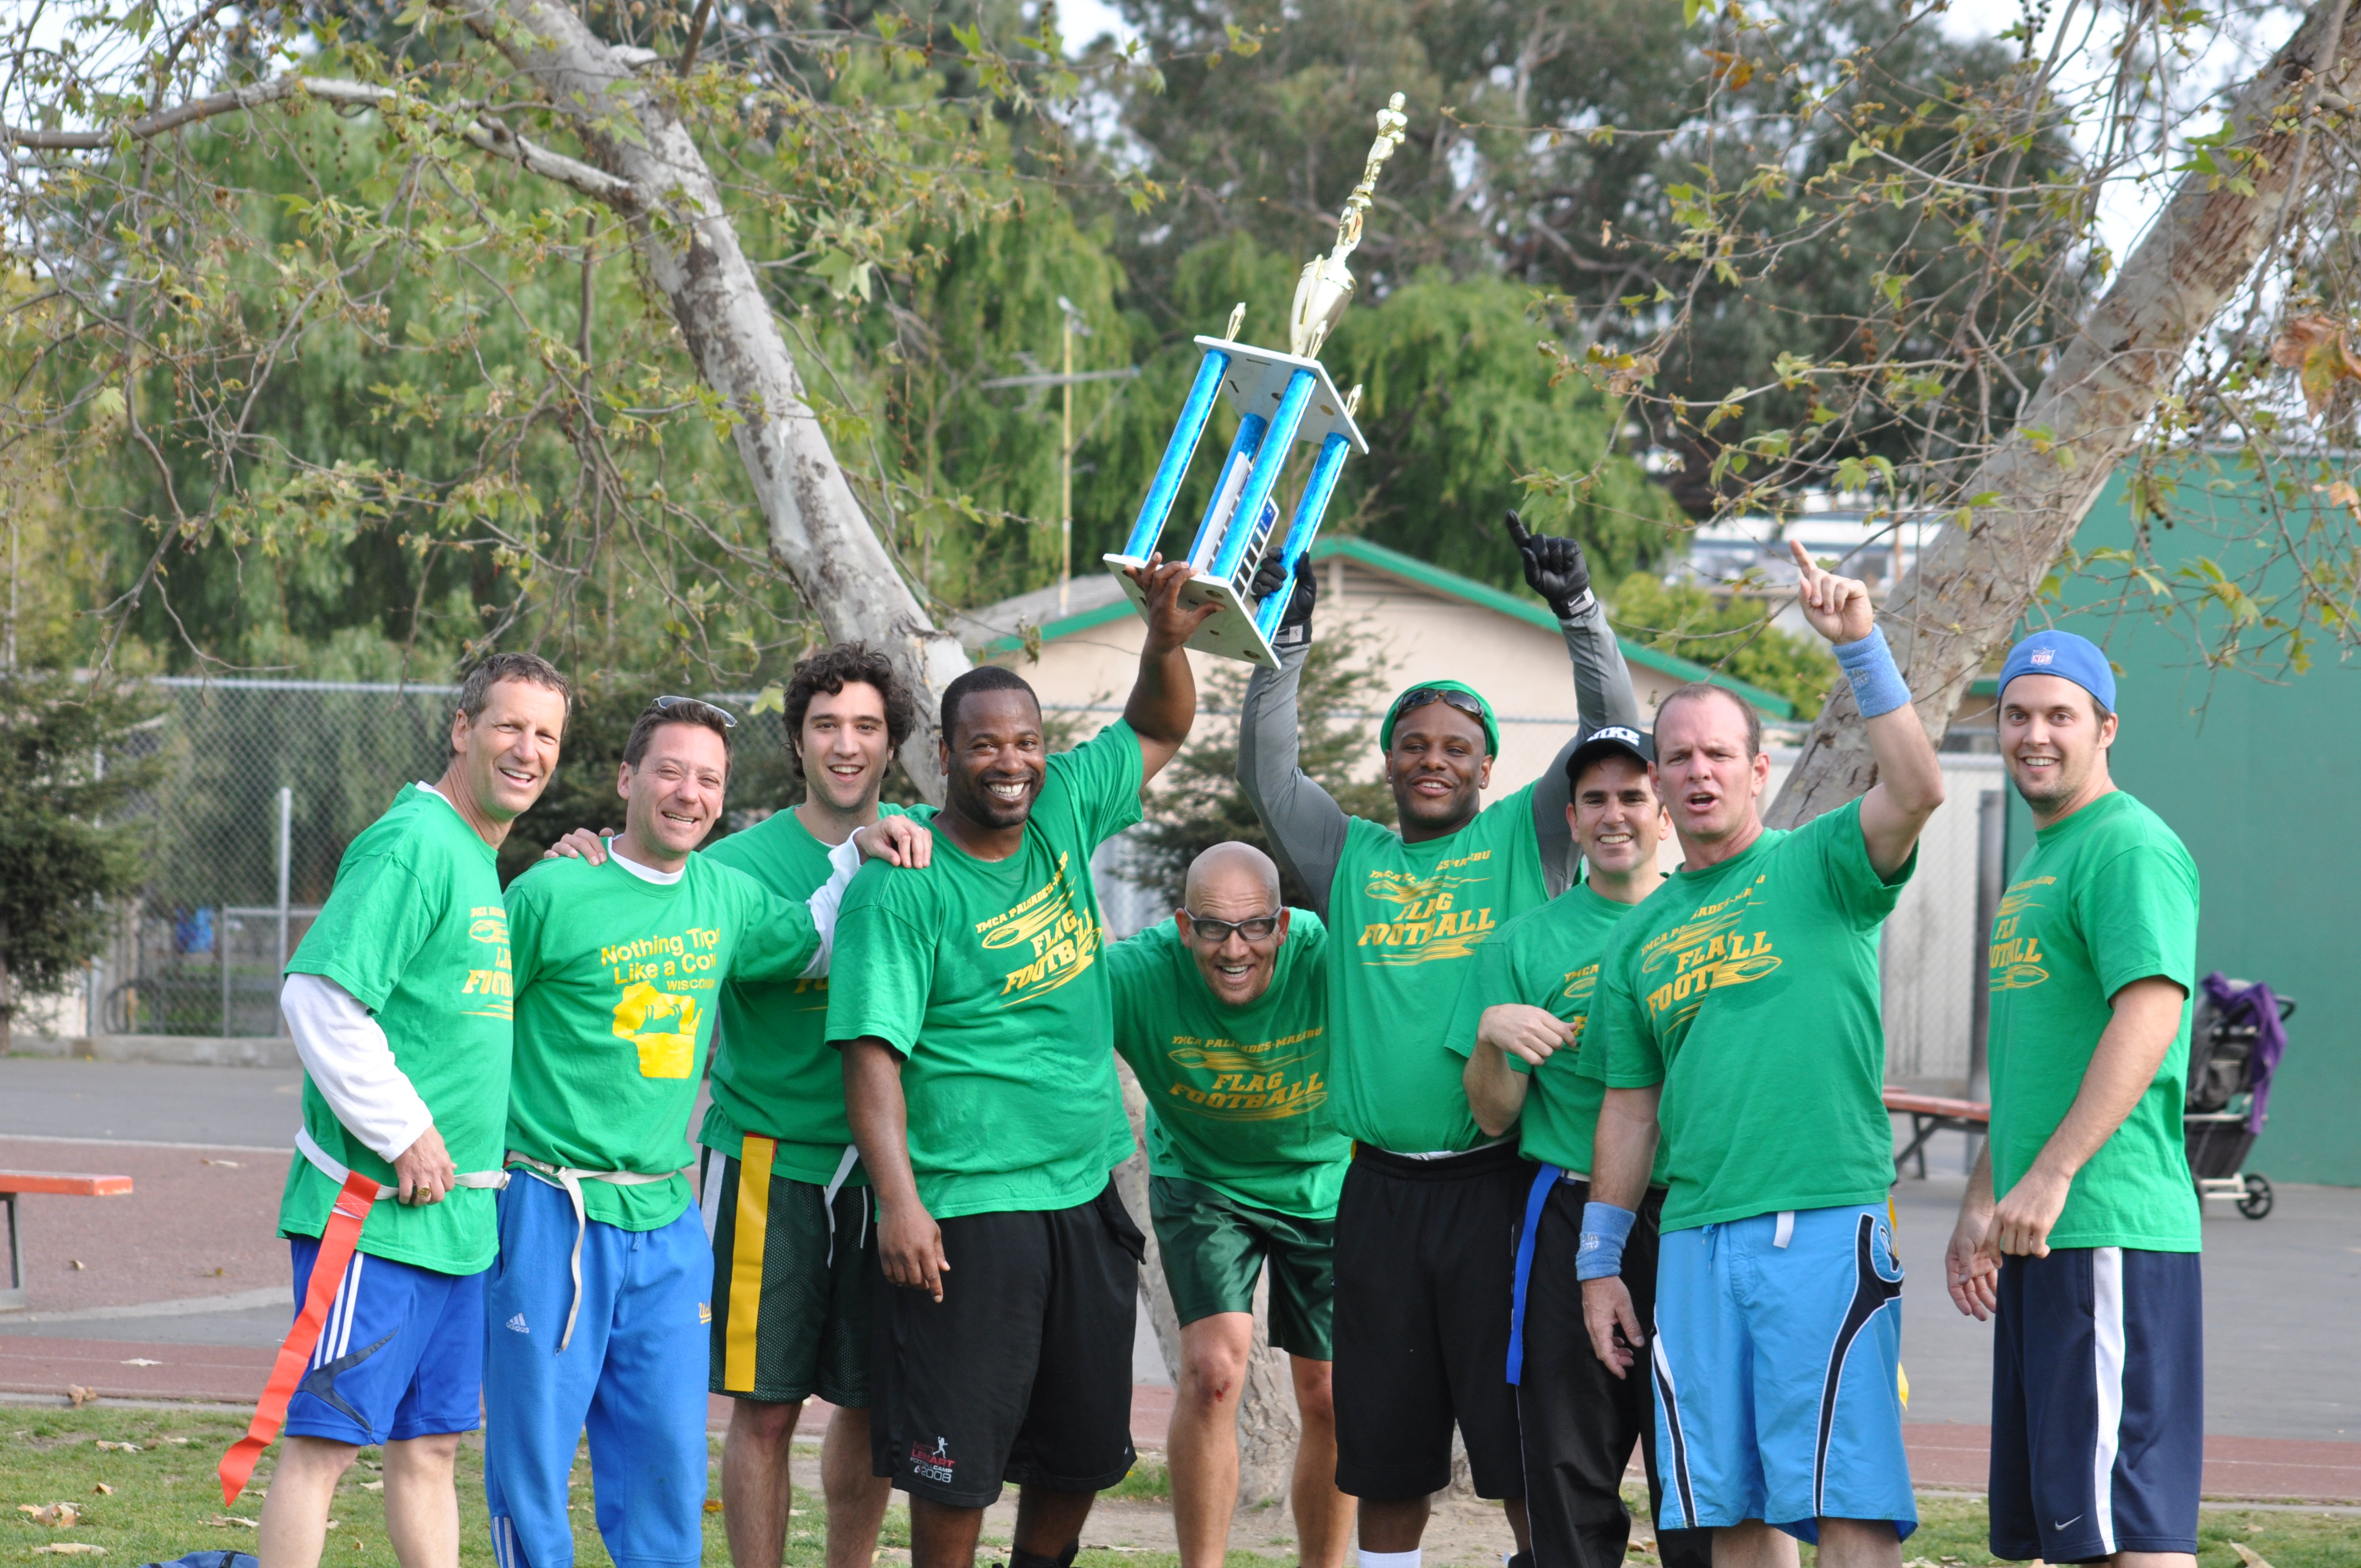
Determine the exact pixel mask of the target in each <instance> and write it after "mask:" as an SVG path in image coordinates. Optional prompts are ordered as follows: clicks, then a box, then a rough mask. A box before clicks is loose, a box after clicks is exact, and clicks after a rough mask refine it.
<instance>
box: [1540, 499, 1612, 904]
mask: <svg viewBox="0 0 2361 1568" xmlns="http://www.w3.org/2000/svg"><path fill="white" fill-rule="evenodd" d="M1507 523H1508V529H1509V537H1510V540H1511V541H1513V542H1514V543H1515V544H1516V546H1517V554H1518V555H1519V557H1520V558H1521V560H1522V562H1523V565H1524V568H1525V582H1526V585H1527V586H1528V587H1531V588H1532V590H1533V592H1535V593H1537V594H1539V595H1541V596H1542V598H1543V599H1544V600H1545V601H1547V603H1548V605H1549V607H1550V609H1552V610H1553V611H1554V612H1555V614H1556V616H1557V625H1558V630H1559V631H1560V632H1561V633H1562V634H1564V636H1565V652H1566V656H1567V657H1568V658H1569V659H1571V660H1572V661H1573V663H1574V704H1575V714H1576V720H1575V727H1574V733H1573V734H1572V735H1569V736H1567V737H1566V740H1565V745H1563V746H1561V747H1559V748H1558V752H1557V755H1556V756H1555V757H1553V758H1552V759H1550V765H1549V767H1548V769H1547V770H1546V771H1545V772H1543V774H1542V776H1541V777H1540V778H1539V779H1538V780H1536V781H1535V782H1534V784H1533V835H1534V837H1535V838H1537V839H1540V841H1541V851H1542V874H1543V878H1544V880H1545V881H1546V883H1547V884H1548V887H1549V894H1550V896H1551V897H1552V898H1555V897H1556V896H1557V895H1558V894H1561V893H1564V892H1565V890H1566V889H1567V888H1568V887H1569V886H1571V885H1572V884H1573V883H1574V876H1575V872H1576V853H1575V848H1574V830H1573V829H1572V828H1569V827H1567V826H1566V820H1565V808H1566V804H1567V802H1568V801H1570V800H1571V799H1572V798H1573V791H1572V789H1571V788H1570V787H1569V786H1568V785H1567V784H1566V781H1565V760H1566V759H1567V758H1568V757H1570V756H1572V755H1573V754H1574V749H1575V748H1576V746H1579V745H1581V744H1582V742H1583V740H1585V739H1586V738H1587V737H1588V736H1589V734H1590V732H1591V731H1592V730H1594V729H1600V728H1602V727H1604V726H1606V725H1609V724H1621V725H1625V726H1628V727H1630V728H1632V729H1637V728H1638V727H1639V724H1640V699H1639V698H1638V696H1635V695H1634V694H1633V693H1632V690H1631V666H1630V665H1629V664H1626V663H1624V662H1623V645H1622V643H1621V642H1620V641H1619V640H1618V639H1617V637H1616V635H1615V631H1614V629H1613V628H1611V627H1609V625H1608V624H1607V609H1606V607H1605V606H1603V605H1601V604H1600V603H1599V602H1598V596H1597V595H1596V594H1594V593H1592V592H1591V591H1590V564H1589V563H1588V562H1587V561H1586V560H1585V559H1584V558H1583V554H1582V546H1581V544H1580V543H1577V542H1576V541H1574V540H1572V539H1564V538H1559V537H1557V536H1556V535H1554V534H1546V533H1528V532H1525V525H1524V521H1523V520H1522V519H1521V518H1520V517H1518V516H1517V514H1516V513H1515V512H1510V513H1509V514H1508V517H1507Z"/></svg>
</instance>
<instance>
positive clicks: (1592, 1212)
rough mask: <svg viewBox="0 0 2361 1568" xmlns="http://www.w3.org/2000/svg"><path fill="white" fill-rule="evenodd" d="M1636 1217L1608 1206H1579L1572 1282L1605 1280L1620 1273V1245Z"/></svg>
mask: <svg viewBox="0 0 2361 1568" xmlns="http://www.w3.org/2000/svg"><path fill="white" fill-rule="evenodd" d="M1639 1218H1640V1216H1639V1215H1638V1214H1636V1213H1634V1212H1632V1211H1631V1210H1629V1209H1618V1208H1617V1207H1616V1206H1615V1205H1614V1204H1612V1203H1585V1204H1584V1205H1583V1206H1582V1244H1581V1245H1579V1246H1577V1247H1576V1248H1575V1251H1574V1277H1576V1279H1607V1278H1610V1277H1613V1276H1615V1275H1618V1274H1620V1273H1622V1272H1623V1244H1624V1242H1625V1241H1626V1240H1628V1239H1629V1238H1630V1236H1631V1226H1632V1223H1634V1222H1635V1221H1637V1220H1638V1219H1639Z"/></svg>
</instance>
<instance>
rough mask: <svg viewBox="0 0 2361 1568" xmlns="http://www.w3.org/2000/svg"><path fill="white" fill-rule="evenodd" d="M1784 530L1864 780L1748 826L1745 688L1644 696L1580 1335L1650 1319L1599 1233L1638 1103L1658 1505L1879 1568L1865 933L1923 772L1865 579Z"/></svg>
mask: <svg viewBox="0 0 2361 1568" xmlns="http://www.w3.org/2000/svg"><path fill="white" fill-rule="evenodd" d="M1791 548H1792V549H1793V551H1794V554H1795V568H1796V575H1797V579H1798V581H1797V587H1796V598H1797V601H1798V604H1799V606H1800V608H1801V609H1802V611H1803V614H1804V618H1805V620H1806V621H1808V622H1809V623H1810V625H1811V627H1812V629H1813V630H1815V631H1817V632H1818V633H1819V634H1820V635H1821V636H1822V637H1825V638H1827V639H1828V641H1830V642H1831V643H1833V644H1834V645H1835V652H1836V655H1837V662H1838V664H1839V667H1840V668H1842V669H1843V670H1844V672H1845V674H1847V676H1848V677H1849V680H1850V687H1851V696H1852V697H1853V699H1854V705H1855V707H1857V708H1858V710H1859V712H1860V713H1861V715H1862V716H1863V728H1864V729H1866V731H1867V740H1868V742H1869V749H1870V753H1871V756H1872V758H1873V759H1874V761H1875V762H1876V775H1875V776H1876V780H1877V782H1876V784H1873V785H1872V786H1871V788H1870V790H1869V793H1868V794H1867V795H1864V796H1863V797H1861V799H1859V800H1857V801H1854V802H1851V803H1850V804H1849V805H1846V806H1840V807H1839V808H1838V809H1836V810H1834V811H1830V812H1828V813H1826V814H1825V815H1823V816H1821V817H1816V818H1814V819H1813V820H1812V821H1810V822H1808V823H1806V824H1805V825H1804V826H1803V827H1801V828H1796V829H1795V830H1793V831H1786V830H1784V829H1779V828H1765V827H1764V826H1763V819H1762V816H1761V812H1760V802H1761V797H1762V793H1763V785H1764V784H1765V782H1766V781H1767V780H1768V779H1769V777H1770V772H1771V765H1770V759H1769V758H1768V757H1767V756H1765V755H1764V754H1763V744H1762V728H1761V720H1760V719H1759V718H1757V717H1756V716H1755V714H1754V711H1753V710H1752V708H1750V707H1747V706H1746V705H1745V704H1744V703H1743V702H1741V701H1740V700H1739V699H1738V698H1737V696H1734V695H1733V694H1732V693H1730V691H1728V690H1726V689H1725V688H1723V687H1720V686H1713V685H1703V684H1697V685H1687V686H1683V687H1681V688H1679V689H1678V690H1675V691H1674V692H1673V693H1672V694H1670V695H1669V696H1666V697H1665V698H1664V702H1663V703H1662V704H1661V705H1660V706H1659V707H1658V708H1657V710H1656V767H1655V782H1656V793H1657V795H1658V796H1659V797H1660V798H1661V799H1663V800H1664V804H1665V805H1666V806H1667V807H1668V808H1669V809H1670V810H1671V813H1672V818H1673V829H1674V831H1675V833H1676V834H1678V835H1679V838H1680V843H1681V854H1682V865H1681V869H1680V870H1679V871H1678V872H1675V874H1674V875H1673V876H1672V877H1671V878H1670V879H1669V880H1667V881H1666V882H1665V883H1664V885H1663V886H1662V887H1660V888H1658V889H1657V890H1656V891H1655V892H1654V893H1653V894H1650V895H1649V896H1648V899H1647V901H1646V902H1645V903H1644V904H1642V905H1641V906H1640V907H1639V908H1638V909H1636V910H1634V911H1632V913H1631V916H1629V917H1628V918H1626V919H1625V920H1624V921H1622V922H1621V923H1620V925H1618V926H1617V927H1616V928H1615V934H1614V936H1613V937H1612V938H1610V939H1609V943H1608V948H1607V952H1606V954H1605V956H1604V957H1603V958H1601V959H1600V960H1599V968H1598V985H1597V987H1596V988H1595V990H1594V992H1593V993H1592V999H1591V1007H1590V1021H1589V1023H1588V1025H1586V1028H1585V1035H1584V1040H1583V1051H1582V1056H1583V1063H1584V1065H1587V1064H1589V1063H1590V1062H1592V1061H1593V1060H1594V1059H1596V1060H1598V1062H1599V1063H1600V1064H1601V1067H1602V1068H1603V1071H1604V1073H1605V1081H1606V1085H1607V1089H1606V1093H1605V1098H1604V1101H1603V1102H1602V1105H1601V1109H1600V1112H1599V1118H1598V1133H1597V1135H1596V1138H1595V1140H1594V1145H1593V1149H1592V1156H1591V1168H1590V1175H1591V1192H1590V1201H1589V1202H1588V1203H1587V1205H1586V1206H1585V1208H1584V1211H1583V1222H1582V1235H1581V1240H1580V1243H1579V1247H1578V1257H1579V1261H1578V1262H1577V1264H1576V1275H1577V1276H1579V1277H1580V1278H1581V1279H1582V1281H1583V1308H1584V1318H1585V1321H1586V1326H1587V1328H1588V1330H1589V1333H1590V1338H1591V1344H1592V1348H1593V1349H1594V1350H1595V1351H1596V1353H1597V1354H1598V1359H1599V1360H1600V1361H1601V1362H1602V1363H1604V1364H1605V1365H1607V1366H1608V1367H1609V1368H1610V1369H1611V1370H1612V1371H1613V1372H1614V1373H1615V1374H1616V1375H1617V1376H1627V1375H1629V1374H1630V1372H1631V1368H1632V1366H1633V1364H1634V1362H1635V1360H1636V1359H1637V1356H1638V1354H1640V1351H1641V1347H1642V1346H1643V1345H1647V1344H1648V1336H1647V1334H1646V1333H1645V1332H1644V1331H1643V1330H1642V1327H1641V1320H1640V1317H1639V1315H1638V1314H1637V1313H1636V1312H1634V1311H1633V1310H1632V1303H1631V1292H1630V1290H1629V1289H1628V1288H1627V1287H1626V1285H1625V1283H1624V1280H1623V1278H1622V1277H1621V1272H1622V1250H1623V1247H1624V1245H1625V1243H1626V1239H1627V1238H1628V1237H1629V1235H1630V1234H1631V1232H1632V1230H1633V1228H1634V1225H1635V1223H1636V1222H1637V1219H1638V1215H1637V1211H1638V1210H1639V1208H1640V1207H1641V1205H1642V1202H1643V1201H1645V1198H1646V1194H1647V1189H1648V1183H1649V1173H1650V1170H1651V1168H1652V1167H1653V1164H1654V1159H1655V1150H1656V1145H1657V1141H1658V1139H1657V1130H1658V1125H1659V1122H1660V1121H1661V1124H1662V1127H1663V1134H1664V1140H1665V1141H1667V1142H1668V1143H1669V1145H1670V1147H1669V1149H1668V1151H1667V1153H1666V1157H1665V1160H1664V1171H1663V1174H1664V1179H1665V1183H1666V1187H1667V1191H1666V1195H1665V1198H1664V1219H1663V1222H1662V1224H1663V1234H1662V1236H1661V1237H1660V1239H1659V1242H1658V1248H1657V1261H1656V1306H1655V1312H1654V1314H1653V1316H1654V1325H1653V1326H1654V1329H1655V1336H1654V1342H1653V1345H1652V1346H1649V1347H1648V1348H1649V1349H1650V1350H1651V1351H1652V1352H1653V1354H1652V1356H1651V1371H1652V1372H1653V1376H1654V1378H1655V1385H1656V1454H1657V1458H1658V1460H1659V1462H1660V1463H1662V1464H1663V1465H1664V1471H1665V1475H1664V1501H1663V1506H1662V1507H1661V1508H1660V1509H1659V1511H1658V1514H1657V1524H1658V1526H1659V1528H1661V1529H1678V1528H1696V1527H1698V1526H1711V1527H1713V1529H1714V1530H1715V1532H1716V1533H1715V1541H1714V1561H1715V1562H1717V1563H1728V1562H1737V1563H1749V1564H1752V1563H1774V1562H1779V1561H1783V1560H1784V1561H1786V1562H1791V1563H1792V1562H1793V1561H1794V1560H1795V1559H1794V1556H1793V1553H1794V1551H1795V1548H1794V1547H1793V1545H1792V1544H1790V1543H1788V1542H1786V1541H1782V1540H1781V1539H1780V1538H1779V1536H1778V1535H1777V1534H1775V1533H1774V1530H1780V1531H1784V1532H1786V1534H1788V1535H1792V1536H1795V1537H1797V1538H1799V1539H1802V1540H1806V1541H1815V1540H1816V1541H1817V1542H1818V1543H1819V1560H1820V1562H1821V1563H1825V1564H1828V1568H1868V1565H1880V1564H1882V1565H1886V1568H1894V1565H1898V1564H1899V1563H1901V1561H1902V1540H1903V1538H1904V1537H1905V1536H1906V1535H1908V1533H1909V1532H1910V1531H1911V1530H1913V1529H1915V1528H1916V1524H1917V1509H1916V1504H1915V1503H1914V1501H1913V1499H1912V1495H1911V1489H1910V1469H1909V1462H1908V1459H1907V1458H1906V1456H1905V1453H1904V1452H1903V1447H1902V1403H1901V1397H1900V1382H1899V1380H1900V1355H1901V1341H1902V1327H1901V1318H1902V1309H1901V1295H1902V1266H1901V1264H1900V1263H1899V1262H1898V1261H1897V1260H1896V1259H1895V1257H1894V1234H1893V1228H1892V1224H1891V1222H1890V1220H1889V1217H1888V1215H1887V1213H1886V1192H1887V1189H1888V1188H1889V1187H1890V1186H1891V1185H1892V1184H1893V1179H1894V1135H1893V1129H1892V1126H1891V1124H1889V1123H1888V1121H1887V1120H1886V1114H1885V1107H1884V1102H1883V1094H1882V1086H1883V1077H1884V1069H1885V1036H1884V1029H1883V1024H1882V1022H1881V1019H1880V1011H1879V991H1878V971H1877V942H1878V934H1879V930H1880V928H1881V927H1882V926H1883V922H1884V919H1885V916H1886V915H1887V914H1888V913H1889V912H1890V911H1891V910H1892V909H1893V907H1894V900H1895V898H1896V897H1897V896H1898V895H1899V894H1900V892H1901V889H1902V884H1903V883H1905V882H1906V881H1907V880H1908V878H1909V875H1910V871H1911V868H1912V866H1913V864H1914V863H1915V862H1916V856H1917V845H1918V834H1919V831H1920V829H1921V828H1924V827H1925V825H1926V822H1927V818H1928V817H1931V816H1933V815H1934V812H1935V808H1936V807H1937V806H1940V805H1941V804H1942V800H1943V775H1942V770H1941V768H1940V767H1939V766H1938V763H1937V762H1936V757H1935V749H1934V747H1933V746H1932V745H1930V744H1929V743H1928V742H1927V731H1926V729H1925V727H1924V726H1922V725H1921V724H1920V723H1919V721H1918V718H1917V714H1916V711H1915V710H1914V709H1913V707H1912V706H1911V700H1910V689H1909V686H1908V685H1906V684H1905V682H1904V680H1903V678H1902V675H1901V673H1900V672H1899V670H1898V669H1896V667H1895V665H1894V657H1893V655H1892V654H1891V653H1890V652H1888V651H1887V650H1886V646H1885V639H1884V635H1883V633H1882V632H1880V631H1879V630H1877V626H1876V622H1875V619H1874V617H1873V615H1872V610H1871V607H1870V601H1869V590H1868V589H1867V588H1865V587H1862V586H1861V584H1860V583H1859V582H1857V581H1854V580H1853V579H1851V578H1849V577H1839V576H1833V575H1831V574H1829V573H1828V572H1824V571H1822V570H1821V569H1820V568H1819V567H1818V566H1817V565H1815V564H1814V563H1813V561H1812V560H1811V558H1810V557H1809V556H1807V555H1806V554H1804V551H1803V547H1802V546H1801V545H1797V544H1792V543H1791ZM1838 711H1839V712H1841V711H1842V710H1841V708H1839V710H1838ZM1594 1051H1596V1052H1597V1053H1598V1056H1597V1058H1594V1057H1593V1052H1594Z"/></svg>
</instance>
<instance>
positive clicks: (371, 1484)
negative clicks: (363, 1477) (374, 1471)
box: [361, 1481, 385, 1492]
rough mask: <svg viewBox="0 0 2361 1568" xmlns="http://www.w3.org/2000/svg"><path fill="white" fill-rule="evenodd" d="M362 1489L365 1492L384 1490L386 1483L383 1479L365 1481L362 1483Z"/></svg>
mask: <svg viewBox="0 0 2361 1568" xmlns="http://www.w3.org/2000/svg"><path fill="white" fill-rule="evenodd" d="M361 1490H362V1491H364V1492H382V1491H384V1490H385V1483H384V1482H382V1481H364V1482H362V1483H361Z"/></svg>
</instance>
